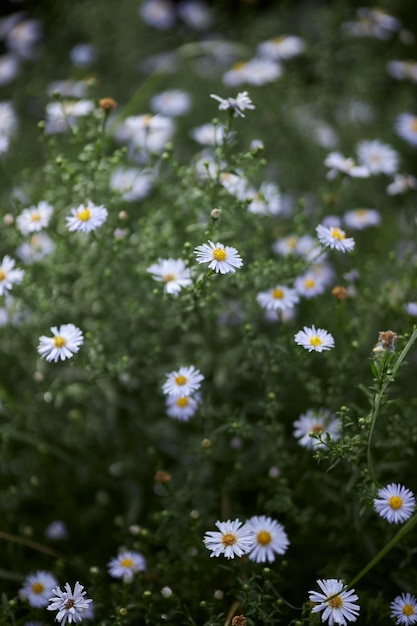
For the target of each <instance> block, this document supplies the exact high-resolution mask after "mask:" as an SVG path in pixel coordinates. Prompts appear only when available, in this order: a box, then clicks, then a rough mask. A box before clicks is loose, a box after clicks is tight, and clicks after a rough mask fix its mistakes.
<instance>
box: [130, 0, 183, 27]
mask: <svg viewBox="0 0 417 626" xmlns="http://www.w3.org/2000/svg"><path fill="white" fill-rule="evenodd" d="M139 14H140V16H141V18H142V19H143V21H144V22H146V24H149V26H153V28H157V29H158V30H169V29H170V28H172V27H173V26H175V7H174V4H173V3H172V2H171V0H145V2H142V3H141V5H140V7H139Z"/></svg>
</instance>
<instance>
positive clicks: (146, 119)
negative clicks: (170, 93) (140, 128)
mask: <svg viewBox="0 0 417 626" xmlns="http://www.w3.org/2000/svg"><path fill="white" fill-rule="evenodd" d="M152 118H153V115H151V114H150V113H147V114H146V115H144V116H143V125H144V127H145V129H148V128H149V125H150V123H151V121H152Z"/></svg>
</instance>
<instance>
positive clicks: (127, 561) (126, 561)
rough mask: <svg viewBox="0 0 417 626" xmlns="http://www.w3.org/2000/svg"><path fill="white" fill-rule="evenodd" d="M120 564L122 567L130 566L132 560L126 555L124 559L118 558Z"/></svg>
mask: <svg viewBox="0 0 417 626" xmlns="http://www.w3.org/2000/svg"><path fill="white" fill-rule="evenodd" d="M120 565H121V566H122V567H132V565H133V561H132V559H129V557H126V558H124V559H120Z"/></svg>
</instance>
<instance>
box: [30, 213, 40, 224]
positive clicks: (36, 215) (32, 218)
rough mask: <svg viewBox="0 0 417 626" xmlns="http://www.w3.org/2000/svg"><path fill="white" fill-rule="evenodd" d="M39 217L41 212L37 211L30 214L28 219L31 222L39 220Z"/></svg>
mask: <svg viewBox="0 0 417 626" xmlns="http://www.w3.org/2000/svg"><path fill="white" fill-rule="evenodd" d="M40 219H41V214H40V213H39V212H36V213H32V214H31V216H30V221H31V222H39V221H40Z"/></svg>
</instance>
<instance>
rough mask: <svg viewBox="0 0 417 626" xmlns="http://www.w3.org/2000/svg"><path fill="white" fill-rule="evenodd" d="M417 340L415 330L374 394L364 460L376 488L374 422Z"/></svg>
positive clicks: (416, 330)
mask: <svg viewBox="0 0 417 626" xmlns="http://www.w3.org/2000/svg"><path fill="white" fill-rule="evenodd" d="M416 339H417V328H415V329H414V331H413V333H412V335H411V337H410V339H409V340H408V342H407V344H406V345H405V347H404V349H403V350H402V352H401V354H400V355H399V356H398V359H397V360H396V362H395V364H394V366H393V368H392V369H391V371H390V373H389V374H388V375H387V377H386V379H385V380H384V382H383V383H382V384H381V387H380V389H379V391H378V392H377V393H376V395H375V398H374V407H373V411H372V422H371V427H370V429H369V436H368V443H367V448H366V459H367V464H368V471H369V475H370V477H371V479H372V481H373V483H374V484H375V485H376V486H377V487H380V486H381V485H380V483H379V482H378V480H377V479H376V476H375V472H374V468H373V464H372V454H371V442H372V437H373V434H374V430H375V425H376V421H377V419H378V415H379V411H380V408H381V403H382V399H383V398H384V396H385V394H386V391H387V389H388V386H389V385H390V384H391V383H392V381H393V380H394V378H395V376H396V374H397V372H398V370H399V369H400V367H401V365H402V363H403V361H404V359H405V357H406V356H407V354H408V352H409V351H410V349H411V347H412V345H413V344H414V342H415V341H416Z"/></svg>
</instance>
